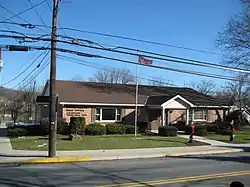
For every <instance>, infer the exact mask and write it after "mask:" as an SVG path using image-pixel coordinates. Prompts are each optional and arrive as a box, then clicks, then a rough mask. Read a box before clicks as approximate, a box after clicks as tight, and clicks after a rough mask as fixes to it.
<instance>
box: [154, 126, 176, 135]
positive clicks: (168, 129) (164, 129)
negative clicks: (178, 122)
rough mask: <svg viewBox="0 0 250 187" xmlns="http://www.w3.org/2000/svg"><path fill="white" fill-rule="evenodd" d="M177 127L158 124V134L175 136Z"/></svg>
mask: <svg viewBox="0 0 250 187" xmlns="http://www.w3.org/2000/svg"><path fill="white" fill-rule="evenodd" d="M177 131H178V129H177V128H176V127H173V126H160V127H159V129H158V134H159V135H160V136H177Z"/></svg>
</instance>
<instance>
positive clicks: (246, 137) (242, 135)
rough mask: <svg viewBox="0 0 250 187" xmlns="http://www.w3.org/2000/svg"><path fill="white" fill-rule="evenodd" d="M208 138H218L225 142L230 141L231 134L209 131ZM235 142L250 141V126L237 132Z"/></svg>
mask: <svg viewBox="0 0 250 187" xmlns="http://www.w3.org/2000/svg"><path fill="white" fill-rule="evenodd" d="M206 138H208V139H212V140H218V141H223V142H229V135H220V134H216V133H209V134H208V135H207V136H206ZM234 143H250V127H246V128H245V129H244V130H241V131H239V132H237V133H236V135H235V141H234Z"/></svg>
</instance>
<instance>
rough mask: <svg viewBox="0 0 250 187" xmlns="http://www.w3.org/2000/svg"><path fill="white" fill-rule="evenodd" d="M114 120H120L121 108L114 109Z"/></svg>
mask: <svg viewBox="0 0 250 187" xmlns="http://www.w3.org/2000/svg"><path fill="white" fill-rule="evenodd" d="M116 120H117V121H121V109H116Z"/></svg>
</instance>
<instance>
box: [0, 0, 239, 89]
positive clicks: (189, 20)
mask: <svg viewBox="0 0 250 187" xmlns="http://www.w3.org/2000/svg"><path fill="white" fill-rule="evenodd" d="M31 2H32V3H33V4H37V3H39V2H42V0H31ZM48 3H49V5H50V6H48V4H47V3H46V2H44V3H42V4H41V5H39V6H38V7H36V8H35V9H31V10H29V11H27V12H25V13H23V14H20V17H15V18H13V19H11V20H10V21H13V22H19V23H25V22H24V20H25V21H26V22H29V23H32V24H40V25H42V24H43V23H44V24H45V25H51V18H52V15H51V14H52V11H51V9H50V7H51V6H52V0H48ZM1 5H2V6H4V7H5V8H7V9H9V10H11V11H12V12H13V13H14V14H17V13H19V12H22V11H23V10H25V9H27V8H29V7H31V5H30V3H29V1H28V0H9V1H3V0H2V2H1ZM240 10H241V4H240V2H239V0H219V1H218V0H202V1H201V0H189V1H180V0H154V1H153V0H147V1H143V0H126V1H125V0H123V1H121V0H120V1H117V0H108V1H101V0H62V2H61V3H60V8H59V28H66V27H67V28H76V29H80V30H85V31H93V32H99V33H107V34H113V35H119V36H126V37H131V38H137V39H143V40H149V41H155V42H161V43H165V44H169V45H175V46H180V47H185V48H193V49H198V50H205V51H210V52H212V53H202V52H197V51H191V50H185V49H180V48H174V47H166V46H160V45H153V44H146V43H141V42H136V41H128V40H122V39H115V38H109V37H104V36H97V35H93V34H87V33H80V32H73V31H69V30H62V29H59V30H58V32H59V34H60V35H66V36H71V37H74V38H82V39H87V40H91V41H94V42H97V43H99V44H105V46H109V45H112V46H125V47H131V48H136V49H139V50H147V51H151V52H157V53H162V54H166V55H172V56H178V57H182V58H189V59H195V60H200V61H206V62H210V63H216V64H221V62H222V51H220V50H219V49H218V48H217V47H216V42H215V41H216V38H217V37H218V32H221V31H223V29H225V26H226V24H227V22H228V20H229V19H230V18H231V17H232V16H233V15H235V14H237V13H239V12H240ZM36 11H37V13H38V15H39V16H38V15H37V13H36ZM12 16H13V15H12V14H11V13H10V12H8V11H6V10H4V9H2V8H1V7H0V21H3V20H4V19H6V18H10V17H12ZM41 20H43V22H42V21H41ZM8 29H9V30H15V31H18V32H23V33H26V34H29V35H31V34H38V35H43V34H48V33H49V31H50V30H49V28H40V29H38V28H34V29H26V28H22V27H20V26H13V25H6V24H0V30H8ZM41 29H42V30H41ZM1 34H6V33H3V32H1ZM7 34H8V33H7ZM0 44H18V43H17V41H16V40H13V39H9V38H8V39H0ZM24 45H25V44H24ZM26 45H35V46H44V45H47V43H44V42H37V43H26ZM58 47H64V48H68V49H72V50H78V51H82V52H91V53H94V54H99V55H106V56H110V57H115V58H123V59H126V60H131V61H134V62H136V61H137V57H134V56H128V55H121V54H117V53H112V52H104V51H99V50H92V49H87V48H83V47H74V46H72V45H65V44H64V45H62V44H58ZM42 53H43V52H42V51H29V52H11V51H3V54H2V59H3V61H4V65H3V66H4V67H3V70H2V72H1V85H2V86H4V87H8V88H13V87H15V86H16V85H18V83H19V82H21V81H22V80H23V79H24V78H25V77H27V76H28V75H29V74H30V72H32V70H33V69H34V68H36V66H37V64H38V63H40V62H41V59H42V58H43V57H44V56H45V54H42ZM213 53H216V54H213ZM58 54H59V55H65V56H70V57H73V58H77V59H78V60H79V62H81V63H82V60H84V62H83V63H84V64H85V65H86V64H87V65H88V66H85V65H79V64H76V63H72V62H69V61H67V60H63V59H59V58H58V59H57V79H60V80H72V78H74V77H76V76H77V77H81V78H82V79H83V80H88V78H89V77H91V76H93V74H94V73H95V72H96V71H98V68H99V69H100V68H104V67H110V68H126V69H129V70H131V72H132V73H133V74H135V73H136V66H134V65H131V64H126V63H122V62H117V61H111V60H104V59H95V58H86V57H77V56H74V55H69V54H63V53H58ZM39 55H40V58H39V59H38V61H36V62H35V63H33V61H34V59H35V58H36V57H38V56H39ZM47 62H49V56H48V57H46V58H45V61H44V62H43V63H41V66H40V68H39V69H41V68H42V67H43V66H45V65H46V63H47ZM32 63H33V65H31V67H30V68H28V69H27V67H28V66H29V65H30V64H32ZM153 64H155V65H160V66H165V67H171V68H180V69H187V70H195V71H202V72H207V73H216V74H219V75H226V74H229V72H224V71H221V70H216V69H211V68H201V67H199V66H190V65H184V64H178V63H174V62H163V61H160V60H153ZM89 65H90V66H94V67H95V68H93V67H89ZM25 69H27V71H25V72H24V73H23V74H22V75H21V76H20V77H18V78H17V79H16V80H14V81H11V80H12V79H13V78H14V77H16V76H17V75H18V74H19V73H20V72H22V71H24V70H25ZM39 69H37V71H40V70H39ZM31 75H33V74H32V73H31ZM229 75H230V74H229ZM139 76H141V77H145V78H148V79H152V77H158V78H161V79H162V80H163V81H164V82H170V83H172V84H175V85H178V86H186V85H188V84H189V83H190V82H199V81H200V80H202V79H206V80H212V81H214V83H215V84H216V85H217V87H218V88H219V87H221V86H222V85H223V84H224V82H225V81H224V80H220V79H211V78H206V77H201V76H196V75H188V74H183V73H177V72H171V71H166V70H160V69H154V68H150V67H139ZM30 77H31V76H28V78H30ZM48 78H49V66H47V67H46V68H45V69H44V70H43V71H42V72H41V73H40V74H39V75H38V76H37V77H36V79H37V80H38V82H39V83H40V84H42V83H44V82H45V81H46V80H47V79H48ZM141 81H143V80H141Z"/></svg>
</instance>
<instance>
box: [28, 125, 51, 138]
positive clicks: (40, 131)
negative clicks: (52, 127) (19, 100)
mask: <svg viewBox="0 0 250 187" xmlns="http://www.w3.org/2000/svg"><path fill="white" fill-rule="evenodd" d="M25 128H26V130H27V136H44V135H47V134H48V133H47V132H46V131H45V129H44V128H43V127H42V126H41V125H30V126H26V127H25Z"/></svg>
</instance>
